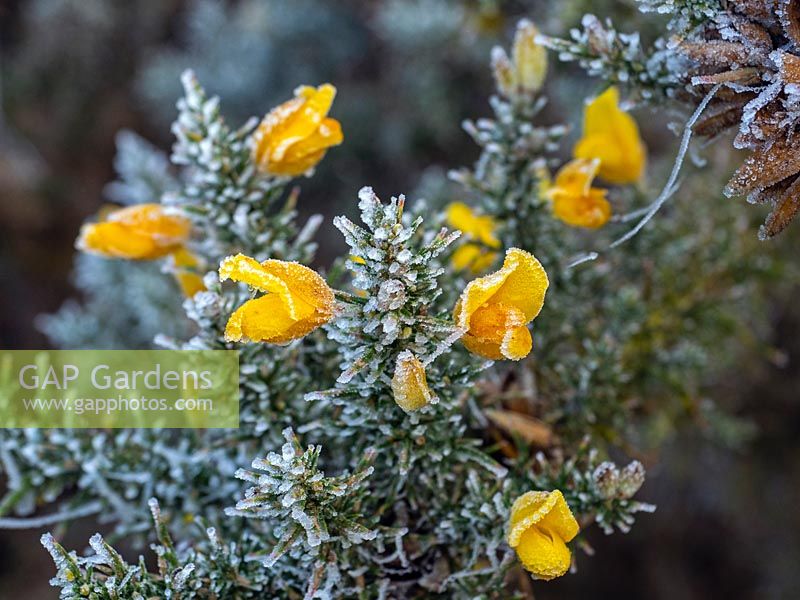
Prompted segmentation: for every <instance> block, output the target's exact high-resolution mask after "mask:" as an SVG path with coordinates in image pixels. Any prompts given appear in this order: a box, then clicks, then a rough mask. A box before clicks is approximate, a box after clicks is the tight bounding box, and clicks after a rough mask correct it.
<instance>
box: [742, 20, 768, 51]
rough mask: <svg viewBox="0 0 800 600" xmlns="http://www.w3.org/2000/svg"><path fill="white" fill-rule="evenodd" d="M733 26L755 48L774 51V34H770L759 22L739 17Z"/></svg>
mask: <svg viewBox="0 0 800 600" xmlns="http://www.w3.org/2000/svg"><path fill="white" fill-rule="evenodd" d="M733 26H734V28H735V29H736V31H737V32H738V33H739V35H741V36H742V37H743V38H744V39H745V40H747V41H748V42H749V43H750V44H751V45H752V46H754V47H755V48H758V49H759V50H762V51H763V52H770V51H772V49H773V47H774V46H773V44H772V36H771V35H770V34H769V31H767V30H766V29H764V28H763V27H762V26H761V25H759V24H758V23H755V22H753V21H749V20H747V19H745V18H743V17H739V18H735V19H734V21H733Z"/></svg>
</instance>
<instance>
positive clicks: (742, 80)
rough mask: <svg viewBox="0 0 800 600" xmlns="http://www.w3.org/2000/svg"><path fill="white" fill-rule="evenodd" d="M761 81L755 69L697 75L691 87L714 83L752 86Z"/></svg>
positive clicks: (759, 74)
mask: <svg viewBox="0 0 800 600" xmlns="http://www.w3.org/2000/svg"><path fill="white" fill-rule="evenodd" d="M760 81H761V72H760V71H759V70H758V69H756V68H755V67H745V68H744V69H734V70H733V71H723V72H722V73H714V74H712V75H698V76H696V77H693V78H692V85H714V84H716V83H738V84H740V85H753V84H756V83H759V82H760Z"/></svg>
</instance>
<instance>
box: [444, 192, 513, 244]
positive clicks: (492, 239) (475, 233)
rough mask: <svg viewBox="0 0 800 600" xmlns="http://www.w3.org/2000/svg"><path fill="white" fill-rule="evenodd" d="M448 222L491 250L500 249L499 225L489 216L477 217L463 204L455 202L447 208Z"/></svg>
mask: <svg viewBox="0 0 800 600" xmlns="http://www.w3.org/2000/svg"><path fill="white" fill-rule="evenodd" d="M447 222H448V223H449V224H450V226H451V227H452V228H454V229H458V230H460V231H461V232H462V233H463V234H464V235H465V236H467V237H472V238H474V239H475V240H477V241H479V242H481V243H483V244H486V245H487V246H489V247H490V248H499V247H500V240H498V239H497V237H496V236H495V233H494V232H495V229H496V228H497V225H496V223H495V221H494V219H492V217H490V216H489V215H477V214H475V213H474V212H473V210H472V209H471V208H470V207H469V206H467V205H466V204H464V203H463V202H453V203H451V204H450V205H448V207H447Z"/></svg>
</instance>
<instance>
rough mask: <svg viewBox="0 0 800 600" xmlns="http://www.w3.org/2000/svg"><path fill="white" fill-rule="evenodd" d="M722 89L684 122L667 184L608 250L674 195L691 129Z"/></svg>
mask: <svg viewBox="0 0 800 600" xmlns="http://www.w3.org/2000/svg"><path fill="white" fill-rule="evenodd" d="M720 87H722V84H720V83H718V84H717V85H715V86H714V87H713V88H711V91H709V92H708V94H706V97H705V98H703V101H702V102H701V103H700V104H699V105H698V107H697V109H696V110H695V111H694V114H692V116H691V118H690V119H689V120H688V121H687V122H686V125H684V128H683V137H682V138H681V146H680V149H679V150H678V156H677V157H676V158H675V164H674V165H673V166H672V172H671V173H670V175H669V179H667V183H666V184H665V185H664V188H663V189H662V190H661V193H660V194H659V195H658V197H657V198H656V199H655V200H654V201H653V203H652V204H651V205H650V206H649V207H648V210H647V213H646V214H645V216H644V217H642V219H641V220H640V221H639V222H638V223H637V224H636V225H635V226H634V228H633V229H631V230H630V231H629V232H628V233H626V234H625V235H623V236H622V237H621V238H619V239H617V240H616V241H614V242H612V243H611V245H610V246H609V247H610V248H616V247H617V246H619V245H620V244H624V243H625V242H627V241H628V240H629V239H631V238H632V237H634V236H635V235H636V234H637V233H639V232H640V231H641V230H642V228H643V227H644V226H645V225H647V223H649V222H650V219H652V218H653V217H654V216H655V214H656V213H657V212H658V211H659V210H660V209H661V207H662V206H663V205H664V203H665V202H666V201H667V200H669V198H670V197H671V196H672V195H673V194H674V193H675V191H676V189H677V188H676V186H675V183H676V182H677V180H678V175H679V173H680V171H681V167H682V166H683V159H684V158H685V157H686V152H687V151H688V149H689V142H690V141H691V139H692V127H694V125H695V123H697V120H698V119H699V118H700V115H702V114H703V111H705V109H706V107H707V106H708V103H709V102H711V99H712V98H713V97H714V96H715V95H716V93H717V92H718V91H719V88H720Z"/></svg>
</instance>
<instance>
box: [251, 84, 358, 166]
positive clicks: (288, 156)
mask: <svg viewBox="0 0 800 600" xmlns="http://www.w3.org/2000/svg"><path fill="white" fill-rule="evenodd" d="M335 96H336V88H335V87H333V86H332V85H331V84H329V83H326V84H324V85H321V86H319V87H317V88H315V87H311V86H308V85H303V86H300V87H299V88H297V90H295V97H294V98H292V99H291V100H289V101H287V102H284V103H283V104H281V105H280V106H278V107H276V108H273V109H272V110H271V111H270V112H269V114H267V116H266V117H264V119H263V120H262V121H261V124H260V125H259V126H258V129H257V130H256V132H255V133H254V134H253V140H254V142H255V144H254V147H253V160H254V161H255V163H256V165H257V166H258V168H259V169H260V170H262V171H265V172H267V173H271V174H272V175H288V176H292V177H294V176H297V175H302V174H303V173H305V172H307V171H308V170H310V169H312V168H313V167H315V166H316V165H317V163H318V162H319V161H321V160H322V157H323V156H325V152H326V151H327V150H328V148H330V147H331V146H338V145H339V144H341V143H342V140H343V139H344V137H343V135H342V127H341V125H340V123H339V121H337V120H336V119H331V118H329V117H328V111H329V110H330V109H331V105H332V104H333V99H334V97H335Z"/></svg>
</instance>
